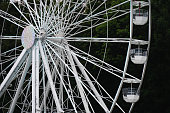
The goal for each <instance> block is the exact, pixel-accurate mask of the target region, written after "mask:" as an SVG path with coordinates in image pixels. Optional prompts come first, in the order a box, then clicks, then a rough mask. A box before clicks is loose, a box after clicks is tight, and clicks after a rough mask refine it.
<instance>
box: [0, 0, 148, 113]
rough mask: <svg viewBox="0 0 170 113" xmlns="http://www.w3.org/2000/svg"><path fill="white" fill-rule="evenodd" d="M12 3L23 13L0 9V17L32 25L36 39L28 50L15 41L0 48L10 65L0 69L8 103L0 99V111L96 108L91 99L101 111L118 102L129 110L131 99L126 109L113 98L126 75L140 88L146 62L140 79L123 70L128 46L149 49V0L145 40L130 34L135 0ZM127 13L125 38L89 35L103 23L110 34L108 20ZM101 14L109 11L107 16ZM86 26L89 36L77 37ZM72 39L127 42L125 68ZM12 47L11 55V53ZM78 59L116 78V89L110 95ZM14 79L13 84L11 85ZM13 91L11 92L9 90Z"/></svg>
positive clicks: (1, 93)
mask: <svg viewBox="0 0 170 113" xmlns="http://www.w3.org/2000/svg"><path fill="white" fill-rule="evenodd" d="M10 4H11V5H12V6H14V7H15V9H16V10H17V11H18V12H19V14H20V15H21V17H20V18H17V17H15V16H13V15H11V14H9V13H8V12H6V11H3V10H1V9H0V17H2V18H3V19H4V20H5V21H9V22H11V23H12V24H15V25H16V26H18V27H19V28H21V29H23V28H25V27H26V26H28V25H32V26H33V28H34V30H35V33H36V39H35V42H34V44H33V46H32V48H30V49H23V50H22V51H21V49H22V46H18V47H15V48H12V49H10V50H7V51H5V52H2V51H0V52H2V53H0V54H1V56H0V60H1V61H0V63H1V66H2V65H4V64H6V63H8V66H7V67H6V68H3V70H1V72H0V75H1V76H2V78H4V80H3V81H2V83H0V99H2V98H5V96H6V95H9V98H10V99H11V100H9V101H8V102H6V103H5V101H4V99H2V100H3V102H2V103H0V109H2V111H3V112H9V113H13V112H15V109H16V108H17V109H19V110H20V111H21V112H22V113H23V112H32V113H43V112H44V113H47V112H56V113H64V112H66V113H67V112H68V113H69V112H75V113H80V112H81V113H97V111H96V109H95V107H94V105H93V104H92V102H91V100H90V99H91V98H93V101H95V102H96V103H97V104H98V105H99V106H100V107H101V109H103V112H105V113H112V112H113V111H114V108H115V107H116V106H117V107H118V108H119V110H120V111H121V112H123V113H126V112H128V113H131V112H132V109H133V107H134V105H135V103H132V104H131V106H130V108H129V110H128V111H124V109H123V108H122V107H121V105H119V104H118V101H117V100H118V99H119V96H120V93H121V90H122V87H123V83H124V80H125V79H127V78H132V79H135V80H138V81H140V84H139V86H138V91H139V90H140V89H141V85H142V82H143V79H144V75H145V70H146V66H147V62H146V63H145V64H144V66H143V72H142V74H141V78H137V77H135V76H134V75H132V74H129V73H127V70H128V65H129V60H130V59H129V58H130V50H131V48H132V45H138V44H140V45H146V46H147V51H148V53H149V48H150V40H151V1H150V0H148V1H147V2H146V3H145V4H144V5H142V7H145V6H147V7H149V8H148V9H149V16H148V17H149V22H148V24H149V28H148V30H149V31H148V39H147V40H139V39H134V38H133V10H134V8H133V0H124V2H122V3H119V4H117V5H115V6H111V7H107V0H104V1H101V3H100V4H99V3H98V2H97V0H75V1H74V2H73V1H72V0H56V1H53V0H38V1H36V0H32V1H30V0H23V1H22V2H21V3H20V4H17V3H14V2H12V1H10ZM127 4H130V9H128V8H127V9H121V8H120V6H123V5H127ZM102 7H104V9H102ZM22 8H23V9H22ZM24 9H25V10H24ZM88 10H89V11H88ZM98 10H99V11H98ZM127 14H130V36H129V37H126V38H108V35H107V36H106V38H105V37H103V38H95V37H93V29H94V28H95V27H97V26H99V25H102V24H104V23H107V34H108V22H109V21H111V20H114V19H118V18H119V17H122V16H124V15H127ZM104 15H107V16H106V18H104ZM87 24H90V26H89V25H87ZM86 31H89V32H90V36H89V37H79V36H77V35H80V34H81V33H84V32H86ZM0 39H1V41H2V43H3V41H6V40H20V39H21V36H19V35H18V34H16V35H15V36H8V35H6V36H3V35H1V36H0ZM70 42H77V43H78V42H89V43H90V45H91V43H92V42H94V43H98V42H104V43H127V44H128V48H127V54H126V60H125V63H124V69H123V70H121V69H118V68H117V67H115V66H113V65H110V64H108V63H106V62H105V61H104V59H103V60H100V59H98V58H96V57H95V56H92V55H90V54H89V52H85V51H83V50H80V49H78V48H76V47H74V46H73V45H71V44H70ZM28 43H29V42H28ZM0 48H1V45H0ZM105 49H107V48H105ZM14 51H15V55H13V52H14ZM89 51H90V49H89ZM7 56H8V57H7ZM1 57H2V58H4V59H2V58H1ZM80 59H81V60H84V61H85V62H86V63H87V62H88V63H90V64H92V65H94V66H96V67H98V68H100V70H104V71H106V72H108V73H110V75H111V76H114V77H116V78H118V79H119V80H120V83H119V86H118V89H117V91H116V94H115V95H110V94H109V93H108V92H107V90H105V88H104V87H103V86H102V85H101V84H100V83H99V82H98V79H97V78H95V77H94V76H93V75H92V74H91V73H90V72H89V71H88V69H87V67H86V63H85V65H84V64H83V63H81V61H80ZM7 70H9V72H8V73H7V74H6V75H5V74H3V73H6V71H7ZM99 73H100V72H99ZM14 82H15V86H13V85H14ZM11 85H12V86H11ZM11 87H12V88H13V89H12V88H11ZM12 91H13V92H14V93H11V92H12ZM107 102H108V103H109V104H107Z"/></svg>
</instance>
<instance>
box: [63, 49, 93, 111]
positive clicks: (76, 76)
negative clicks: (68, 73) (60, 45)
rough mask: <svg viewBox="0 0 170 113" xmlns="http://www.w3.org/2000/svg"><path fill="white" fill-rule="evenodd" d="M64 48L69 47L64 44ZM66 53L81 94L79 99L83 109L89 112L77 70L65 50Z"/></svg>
mask: <svg viewBox="0 0 170 113" xmlns="http://www.w3.org/2000/svg"><path fill="white" fill-rule="evenodd" d="M66 48H67V49H69V47H68V46H66ZM67 53H68V59H69V62H70V64H71V68H72V70H73V72H74V76H75V80H76V82H77V86H78V89H79V91H80V95H81V99H82V102H83V105H84V108H85V111H86V113H91V112H90V109H89V107H88V106H89V104H88V103H87V100H86V97H85V94H84V93H85V91H84V89H83V87H82V85H81V83H80V82H79V78H78V73H77V70H76V67H75V63H74V61H73V58H72V56H71V54H70V52H67Z"/></svg>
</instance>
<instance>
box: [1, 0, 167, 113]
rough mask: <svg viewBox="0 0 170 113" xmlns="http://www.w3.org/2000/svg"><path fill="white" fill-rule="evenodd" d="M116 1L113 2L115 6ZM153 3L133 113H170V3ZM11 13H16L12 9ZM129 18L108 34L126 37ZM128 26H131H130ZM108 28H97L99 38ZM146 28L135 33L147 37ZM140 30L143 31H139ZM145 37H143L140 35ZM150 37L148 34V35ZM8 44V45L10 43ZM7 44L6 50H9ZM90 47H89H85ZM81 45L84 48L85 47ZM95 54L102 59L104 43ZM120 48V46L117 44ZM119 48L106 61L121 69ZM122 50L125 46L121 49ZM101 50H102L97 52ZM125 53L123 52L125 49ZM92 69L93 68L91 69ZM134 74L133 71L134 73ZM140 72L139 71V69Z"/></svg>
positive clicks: (10, 31) (156, 0) (6, 30)
mask: <svg viewBox="0 0 170 113" xmlns="http://www.w3.org/2000/svg"><path fill="white" fill-rule="evenodd" d="M116 1H117V0H115V1H114V0H113V2H111V4H114V2H116ZM151 2H152V41H151V49H150V56H149V61H148V66H147V71H146V75H145V79H144V83H143V86H142V90H141V99H140V101H139V102H138V103H137V104H136V106H135V108H134V111H133V112H134V113H170V102H169V101H170V97H169V96H170V27H169V26H170V22H169V20H170V13H169V11H170V7H169V4H170V0H151ZM6 7H7V5H6V4H5V3H4V2H0V8H1V9H4V8H6ZM11 12H12V13H11V14H13V13H15V12H14V11H13V10H11ZM128 18H129V17H128V16H125V17H123V18H122V19H120V20H114V21H111V22H109V26H110V27H109V31H114V32H110V33H109V35H110V36H112V37H117V36H119V37H124V36H128V34H129V23H128V22H129V20H128ZM2 23H3V19H2V18H0V28H1V27H2ZM127 23H128V24H127ZM105 26H106V25H105V24H103V25H101V26H99V27H97V28H96V29H95V32H96V34H97V35H96V37H102V35H104V36H105V34H106V31H101V29H102V28H103V27H105ZM13 27H15V26H12V25H11V24H10V23H8V25H6V26H5V28H4V33H8V34H13V30H14V29H13ZM146 27H147V26H144V27H142V28H141V29H140V30H139V28H138V27H137V26H136V31H134V32H135V33H136V34H137V35H136V36H137V37H142V36H145V32H146ZM139 31H140V32H139ZM138 34H143V35H138ZM146 35H147V34H146ZM8 43H9V42H8ZM8 43H7V44H6V46H5V47H4V48H10V47H8V46H7V45H9V44H8ZM83 46H87V45H83ZM83 46H82V47H83ZM94 46H95V48H94V50H92V51H96V52H95V53H93V54H96V55H97V56H99V57H102V55H103V52H104V47H105V44H95V45H94ZM117 46H118V45H117ZM117 46H113V45H109V46H108V50H107V53H106V56H107V57H106V59H105V60H106V62H112V63H113V64H117V65H119V66H120V67H121V65H123V64H120V62H122V60H123V56H124V54H121V51H115V52H116V53H119V52H120V54H118V55H113V54H111V53H112V48H116V47H117ZM122 48H123V47H122ZM98 50H100V51H98ZM122 51H124V50H123V49H122ZM92 69H93V68H92ZM132 71H134V70H132ZM136 71H137V70H136Z"/></svg>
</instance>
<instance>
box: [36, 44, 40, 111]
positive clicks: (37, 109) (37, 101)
mask: <svg viewBox="0 0 170 113" xmlns="http://www.w3.org/2000/svg"><path fill="white" fill-rule="evenodd" d="M35 51H36V52H35V53H36V54H35V60H36V61H35V70H36V72H35V73H36V76H35V92H36V95H35V99H36V100H35V102H36V108H35V109H36V113H40V102H39V101H40V96H39V85H40V84H39V65H40V61H39V59H40V58H39V46H38V42H37V43H36V50H35Z"/></svg>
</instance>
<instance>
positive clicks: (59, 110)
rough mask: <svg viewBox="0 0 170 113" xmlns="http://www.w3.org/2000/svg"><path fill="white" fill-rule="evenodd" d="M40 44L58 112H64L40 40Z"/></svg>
mask: <svg viewBox="0 0 170 113" xmlns="http://www.w3.org/2000/svg"><path fill="white" fill-rule="evenodd" d="M38 43H39V47H40V53H41V56H42V61H43V64H44V68H45V71H46V74H47V78H48V80H49V83H50V88H51V91H52V93H53V98H54V100H55V104H56V107H57V110H58V112H64V111H63V110H62V109H61V105H60V102H59V99H58V96H57V94H56V91H55V85H54V83H53V80H52V78H51V72H50V68H49V65H48V62H47V61H46V57H45V54H44V51H43V47H42V44H41V41H40V40H39V41H38Z"/></svg>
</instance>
